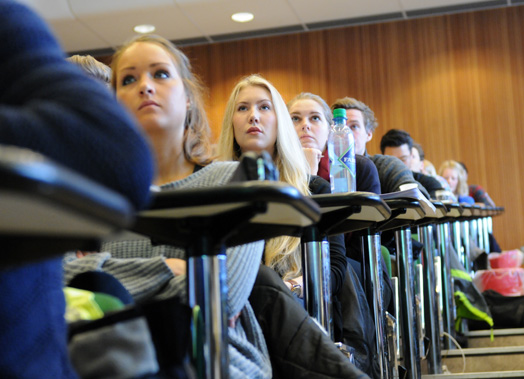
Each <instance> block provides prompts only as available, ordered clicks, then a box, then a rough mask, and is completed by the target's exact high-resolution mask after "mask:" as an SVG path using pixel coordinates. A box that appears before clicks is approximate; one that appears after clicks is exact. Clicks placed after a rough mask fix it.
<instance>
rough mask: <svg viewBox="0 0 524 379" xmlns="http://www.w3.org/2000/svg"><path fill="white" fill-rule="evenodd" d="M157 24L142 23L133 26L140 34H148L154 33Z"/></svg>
mask: <svg viewBox="0 0 524 379" xmlns="http://www.w3.org/2000/svg"><path fill="white" fill-rule="evenodd" d="M155 29H156V28H155V25H149V24H142V25H137V26H135V27H134V28H133V30H134V31H135V32H137V33H140V34H147V33H153V32H154V31H155Z"/></svg>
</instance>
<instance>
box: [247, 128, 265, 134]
mask: <svg viewBox="0 0 524 379" xmlns="http://www.w3.org/2000/svg"><path fill="white" fill-rule="evenodd" d="M247 133H248V134H257V133H262V130H260V129H259V128H255V127H251V128H249V129H248V130H247Z"/></svg>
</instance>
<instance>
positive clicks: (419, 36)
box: [184, 6, 524, 249]
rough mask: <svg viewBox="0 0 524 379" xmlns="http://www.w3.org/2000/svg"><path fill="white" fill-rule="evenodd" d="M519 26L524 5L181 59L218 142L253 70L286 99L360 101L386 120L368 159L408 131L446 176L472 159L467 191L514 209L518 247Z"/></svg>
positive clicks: (513, 242)
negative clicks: (198, 81)
mask: <svg viewBox="0 0 524 379" xmlns="http://www.w3.org/2000/svg"><path fill="white" fill-rule="evenodd" d="M522 25H524V7H522V6H520V7H510V8H503V9H496V10H490V11H480V12H472V13H465V14H456V15H449V16H439V17H432V18H424V19H416V20H409V21H400V22H392V23H385V24H377V25H366V26H360V27H350V28H340V29H331V30H325V31H317V32H309V33H303V34H298V35H286V36H279V37H271V38H259V39H252V40H244V41H236V42H229V43H222V44H215V45H202V46H194V47H188V48H185V49H184V50H185V51H186V53H187V54H188V56H189V57H190V59H191V60H192V62H193V64H194V66H195V70H196V71H197V72H198V73H199V74H200V75H201V77H202V78H203V80H204V82H205V84H206V85H207V86H208V87H209V91H210V97H209V99H208V112H209V117H210V120H211V123H212V126H213V130H214V134H215V137H216V136H218V133H219V132H220V125H221V122H222V116H223V111H224V108H225V104H226V102H227V99H228V96H229V93H230V91H231V90H232V88H233V86H234V84H235V82H236V81H237V80H238V79H239V78H240V77H242V76H244V75H248V74H251V73H260V74H262V75H264V76H265V77H266V78H268V79H269V80H270V81H272V82H273V84H275V86H276V87H277V88H278V89H279V90H280V92H281V94H282V96H283V97H284V99H285V100H289V99H291V98H292V97H293V96H294V95H296V94H297V93H299V92H301V91H309V92H313V93H316V94H318V95H320V96H322V97H323V98H325V99H326V101H327V102H328V103H331V102H332V101H333V100H335V99H336V98H338V97H343V96H352V97H356V98H358V99H360V100H362V101H364V102H365V103H367V104H368V105H369V106H370V107H371V108H372V109H373V110H374V111H375V113H376V116H377V118H378V121H379V127H378V129H377V130H376V132H375V136H374V138H373V140H372V141H371V142H370V143H369V145H368V151H369V152H370V153H371V154H374V153H378V152H379V149H378V146H379V141H380V137H381V136H382V135H383V134H384V133H385V132H386V131H387V130H388V129H390V128H400V129H405V130H407V131H408V132H410V133H411V135H412V136H413V138H414V139H415V140H417V141H419V142H420V143H421V144H422V145H423V146H424V148H425V151H426V156H427V158H428V159H429V160H431V161H432V162H433V163H434V164H435V166H436V167H437V169H438V166H439V165H440V163H441V162H442V161H444V160H446V159H456V160H460V161H463V162H465V163H466V164H467V166H468V168H469V171H470V179H469V182H470V183H476V184H481V185H482V186H484V187H485V188H487V189H489V193H490V195H491V196H492V198H493V199H494V200H495V201H496V202H497V204H500V205H503V206H505V207H506V213H505V215H504V216H502V217H499V218H496V219H495V220H494V229H495V234H496V236H497V238H498V239H499V242H500V243H501V245H502V247H503V248H505V249H509V248H516V247H520V246H522V245H524V243H523V235H524V221H523V217H522V215H523V213H524V203H523V201H522V192H523V191H524V180H523V178H522V176H521V175H520V173H521V172H523V170H524V152H523V151H522V145H523V143H524V131H523V127H522V120H523V117H524V110H523V108H524V73H523V69H524V65H523V63H524V51H523V49H524V48H523V42H524V41H523V31H524V30H523V26H522Z"/></svg>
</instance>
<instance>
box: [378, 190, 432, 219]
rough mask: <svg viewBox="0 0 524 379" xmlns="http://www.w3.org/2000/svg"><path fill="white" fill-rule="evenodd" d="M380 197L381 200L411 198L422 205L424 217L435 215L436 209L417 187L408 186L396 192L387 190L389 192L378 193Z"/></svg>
mask: <svg viewBox="0 0 524 379" xmlns="http://www.w3.org/2000/svg"><path fill="white" fill-rule="evenodd" d="M380 198H381V199H382V200H389V199H411V200H418V202H419V203H420V205H421V206H422V209H423V210H424V213H425V214H426V217H437V209H436V208H435V206H434V205H433V204H432V203H431V201H429V200H428V199H427V198H426V196H424V195H423V194H422V192H420V190H419V189H418V187H417V188H409V189H406V190H403V191H397V192H389V193H383V194H381V195H380Z"/></svg>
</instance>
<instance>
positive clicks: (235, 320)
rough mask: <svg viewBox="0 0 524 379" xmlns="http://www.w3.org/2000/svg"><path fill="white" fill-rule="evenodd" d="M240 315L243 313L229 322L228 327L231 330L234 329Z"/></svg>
mask: <svg viewBox="0 0 524 379" xmlns="http://www.w3.org/2000/svg"><path fill="white" fill-rule="evenodd" d="M240 313H242V311H240V312H238V313H237V314H236V315H234V316H233V317H231V318H230V319H229V320H227V326H229V327H230V328H234V327H235V325H236V323H237V320H238V318H239V317H240Z"/></svg>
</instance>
